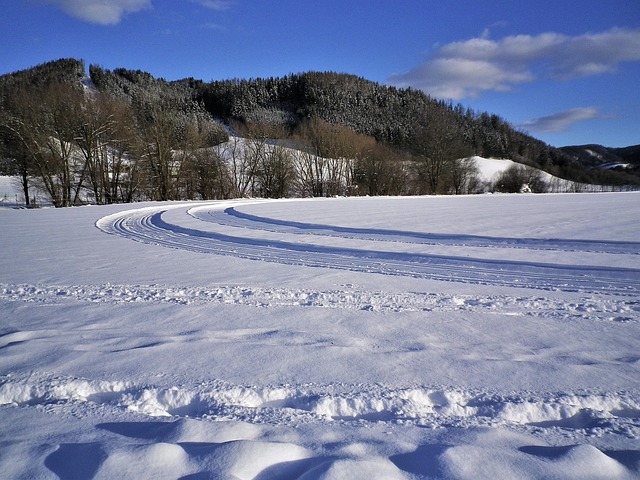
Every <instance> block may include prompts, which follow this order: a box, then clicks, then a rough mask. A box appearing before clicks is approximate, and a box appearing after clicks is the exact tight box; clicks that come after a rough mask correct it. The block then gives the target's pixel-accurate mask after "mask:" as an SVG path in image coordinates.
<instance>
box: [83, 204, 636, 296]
mask: <svg viewBox="0 0 640 480" xmlns="http://www.w3.org/2000/svg"><path fill="white" fill-rule="evenodd" d="M252 203H253V202H252ZM226 205H228V204H226V203H210V204H206V205H203V206H184V205H182V206H181V205H177V206H173V207H172V208H170V209H168V208H167V207H166V206H163V207H150V208H143V209H137V210H128V211H125V212H121V213H118V214H114V215H110V216H107V217H104V218H102V219H100V220H99V221H98V222H97V224H96V225H97V227H98V228H100V229H101V230H103V231H105V232H107V233H112V234H117V235H121V236H124V237H127V238H131V239H133V240H137V241H141V242H145V243H151V244H155V245H162V246H165V247H171V248H177V249H182V250H188V251H193V252H200V253H211V254H216V255H231V256H236V257H239V258H245V259H252V260H262V261H266V262H277V263H282V264H287V265H303V266H311V267H323V268H333V269H341V270H352V271H357V272H369V273H377V274H384V275H401V276H410V277H416V278H429V279H435V280H442V281H453V282H464V283H475V284H480V285H494V286H506V285H510V286H519V287H523V288H535V289H541V290H560V291H573V292H593V293H613V294H618V295H620V294H624V295H629V296H636V297H637V296H639V295H640V270H638V269H634V268H623V267H607V266H604V265H574V264H566V265H562V264H558V263H545V262H542V261H528V260H524V259H518V260H504V259H499V258H496V257H495V256H494V257H493V258H491V257H484V256H476V257H471V256H453V255H441V254H436V253H423V250H421V249H418V250H416V249H415V248H414V249H413V251H401V249H394V248H393V247H392V249H390V250H389V249H385V250H383V249H375V248H373V247H372V246H371V244H372V242H373V243H375V242H387V243H392V244H393V245H396V246H397V245H403V244H405V245H406V244H409V245H413V246H415V245H417V246H419V247H420V246H422V247H425V248H426V247H428V246H447V247H449V248H451V247H462V248H465V249H466V250H469V249H470V248H472V247H473V248H475V249H476V250H475V251H477V249H479V250H486V251H490V252H491V251H494V252H495V251H496V250H498V249H506V248H514V249H519V250H525V251H531V252H537V251H553V252H556V253H557V252H563V251H565V252H596V253H598V254H609V255H617V254H627V255H640V242H603V241H587V240H561V239H550V240H546V239H536V238H532V239H529V238H492V237H480V236H470V235H434V234H428V233H417V232H410V231H406V232H405V231H391V230H380V229H361V228H344V227H337V226H330V225H317V224H311V223H301V222H284V221H277V220H274V219H270V218H265V217H258V216H255V215H248V214H242V213H241V212H240V211H239V210H238V206H236V207H234V208H228V207H226ZM194 219H195V220H197V222H194V221H193V220H194ZM247 232H250V234H248V233H247ZM260 232H263V233H264V232H268V233H271V235H269V236H267V235H266V233H265V235H260ZM256 234H257V235H256ZM292 234H297V235H299V236H301V237H302V236H303V235H304V240H305V241H299V242H295V241H293V240H292V239H293V238H295V237H293V236H292ZM309 237H311V240H309ZM313 237H321V238H322V239H323V240H324V241H323V242H322V243H320V242H315V241H314V240H313ZM331 238H338V239H341V240H343V242H341V243H340V244H339V245H332V244H331V242H330V241H328V239H329V240H330V239H331ZM345 239H346V240H351V242H348V243H347V244H346V245H345V244H344V240H345ZM358 241H361V243H359V242H358ZM362 242H367V243H366V244H363V243H362ZM520 253H522V252H520ZM521 256H522V255H521Z"/></svg>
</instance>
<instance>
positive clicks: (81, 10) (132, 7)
mask: <svg viewBox="0 0 640 480" xmlns="http://www.w3.org/2000/svg"><path fill="white" fill-rule="evenodd" d="M45 1H46V3H52V4H54V5H57V6H58V7H60V8H61V9H62V10H63V11H64V12H66V13H67V14H69V15H71V16H73V17H76V18H78V19H80V20H83V21H85V22H90V23H97V24H99V25H116V24H117V23H120V20H122V17H123V16H124V15H125V14H127V13H134V12H138V11H140V10H143V9H145V8H148V7H150V6H151V0H45Z"/></svg>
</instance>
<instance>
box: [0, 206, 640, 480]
mask: <svg viewBox="0 0 640 480" xmlns="http://www.w3.org/2000/svg"><path fill="white" fill-rule="evenodd" d="M639 220H640V193H626V194H624V193H613V194H556V195H551V194H549V195H529V194H525V195H480V196H459V197H418V198H347V199H309V200H287V201H257V200H254V201H251V200H245V201H226V202H207V203H161V204H159V203H156V204H152V203H148V204H139V205H118V206H109V207H79V208H70V209H59V210H56V209H41V210H10V209H0V226H1V227H2V229H1V234H0V375H1V376H0V405H1V406H0V425H1V427H0V477H2V478H62V479H75V478H191V479H204V478H215V479H222V478H224V479H229V478H237V479H274V478H275V479H290V478H301V479H343V478H366V479H368V480H370V479H374V478H381V479H394V478H456V479H458V478H459V479H467V478H468V479H482V478H490V479H492V480H496V479H502V478H508V479H515V478H517V479H527V478H531V479H534V478H536V479H537V478H563V479H565V478H575V479H585V478H606V479H611V478H614V479H615V478H640V222H639Z"/></svg>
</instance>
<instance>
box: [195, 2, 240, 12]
mask: <svg viewBox="0 0 640 480" xmlns="http://www.w3.org/2000/svg"><path fill="white" fill-rule="evenodd" d="M193 2H194V3H198V4H200V5H202V6H203V7H206V8H210V9H211V10H228V9H229V8H231V5H233V2H231V1H228V0H193Z"/></svg>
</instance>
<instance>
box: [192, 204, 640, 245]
mask: <svg viewBox="0 0 640 480" xmlns="http://www.w3.org/2000/svg"><path fill="white" fill-rule="evenodd" d="M188 213H189V215H191V216H193V217H194V218H197V219H199V220H202V221H205V222H214V223H218V224H220V225H226V226H230V227H240V228H248V229H251V230H264V231H268V232H277V233H288V234H294V235H317V236H327V237H337V238H353V239H359V240H373V241H387V242H400V243H416V244H422V245H450V246H456V247H459V246H464V247H484V248H516V249H526V250H545V251H564V252H593V253H608V254H626V255H640V243H638V242H620V241H611V242H603V241H597V240H563V239H554V238H551V239H546V238H544V239H543V238H515V237H514V238H507V237H503V238H501V237H488V236H481V235H460V234H439V233H422V232H411V231H401V230H385V229H372V228H355V227H341V226H333V225H323V224H315V223H303V222H294V221H287V220H279V219H274V218H269V217H263V216H258V215H252V214H248V213H244V212H241V211H239V210H238V209H237V208H236V207H229V208H225V209H224V210H223V211H221V210H219V209H215V210H212V209H208V208H206V209H203V208H193V209H190V210H189V212H188Z"/></svg>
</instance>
